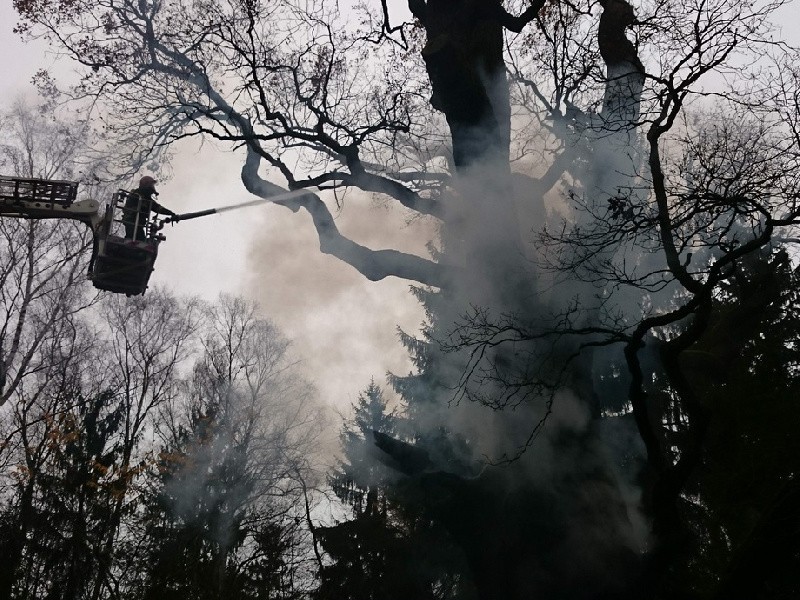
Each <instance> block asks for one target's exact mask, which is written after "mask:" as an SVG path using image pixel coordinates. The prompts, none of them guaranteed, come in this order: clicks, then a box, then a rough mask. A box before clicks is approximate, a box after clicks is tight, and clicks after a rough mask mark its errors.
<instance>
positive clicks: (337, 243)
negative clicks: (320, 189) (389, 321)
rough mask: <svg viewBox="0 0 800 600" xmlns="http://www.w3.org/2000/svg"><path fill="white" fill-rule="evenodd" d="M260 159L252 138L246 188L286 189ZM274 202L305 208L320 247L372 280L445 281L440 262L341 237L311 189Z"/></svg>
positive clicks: (271, 192) (263, 192)
mask: <svg viewBox="0 0 800 600" xmlns="http://www.w3.org/2000/svg"><path fill="white" fill-rule="evenodd" d="M260 163H261V156H260V155H259V153H258V150H257V145H256V143H255V142H251V143H250V144H249V145H248V150H247V160H246V161H245V164H244V166H243V167H242V183H244V186H245V188H247V191H249V192H250V193H251V194H254V195H256V196H258V197H260V198H265V199H266V198H270V197H271V196H276V195H278V194H282V193H285V192H286V190H284V189H282V188H281V187H280V186H277V185H275V184H274V183H270V182H269V181H266V180H264V179H262V178H261V177H260V176H259V175H258V166H259V164H260ZM275 204H280V205H281V206H285V207H287V208H288V209H290V210H291V211H293V212H297V211H298V210H300V209H301V208H304V209H305V210H307V211H308V213H309V214H310V215H311V219H312V220H313V222H314V227H315V228H316V230H317V234H318V235H319V247H320V250H321V251H322V252H323V253H325V254H330V255H332V256H335V257H336V258H338V259H340V260H342V261H344V262H346V263H347V264H349V265H350V266H352V267H353V268H354V269H356V270H357V271H358V272H359V273H361V274H362V275H364V276H365V277H366V278H367V279H369V280H371V281H378V280H380V279H384V278H385V277H389V276H392V275H393V276H395V277H400V278H402V279H408V280H411V281H417V282H419V283H422V284H425V285H432V286H436V287H441V286H442V285H443V283H444V267H443V266H442V265H439V264H437V263H435V262H433V261H430V260H426V259H424V258H420V257H419V256H414V255H413V254H406V253H404V252H399V251H397V250H372V249H370V248H367V247H366V246H361V245H360V244H357V243H355V242H354V241H352V240H350V239H348V238H346V237H344V236H343V235H342V234H341V233H340V232H339V230H338V229H337V227H336V223H335V222H334V220H333V216H332V215H331V213H330V211H329V210H328V207H327V206H326V205H325V203H324V202H323V201H322V200H321V199H320V198H319V196H317V195H316V194H314V193H311V192H309V193H308V194H305V195H303V196H299V197H296V198H291V199H289V200H280V201H277V202H275Z"/></svg>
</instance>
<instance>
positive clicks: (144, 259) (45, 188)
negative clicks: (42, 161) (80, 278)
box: [0, 176, 165, 296]
mask: <svg viewBox="0 0 800 600" xmlns="http://www.w3.org/2000/svg"><path fill="white" fill-rule="evenodd" d="M77 195H78V183H76V182H74V181H57V180H47V179H33V178H21V177H5V176H0V217H16V218H23V219H72V220H76V221H80V222H82V223H85V224H86V225H87V226H88V227H89V228H90V229H91V231H92V257H91V259H90V262H89V271H88V277H89V279H90V280H91V281H92V284H93V285H94V286H95V287H96V288H98V289H101V290H106V291H109V292H116V293H122V294H127V295H129V296H135V295H139V294H144V292H145V290H147V284H148V282H149V281H150V275H151V273H152V272H153V265H154V263H155V261H156V257H157V256H158V246H159V244H160V243H161V242H162V241H164V239H165V237H164V236H163V235H162V234H161V233H160V229H161V228H162V227H163V225H164V222H165V220H164V219H158V218H152V219H148V220H147V221H146V222H145V223H143V225H144V228H143V229H144V231H145V235H144V237H143V238H142V239H136V235H135V234H134V237H133V238H128V237H126V236H125V225H126V219H131V218H132V219H133V220H134V222H133V223H132V224H133V226H134V228H133V230H134V231H141V230H142V228H140V227H139V224H140V223H139V219H140V214H139V210H138V208H137V209H136V212H135V214H134V212H133V211H132V210H127V211H126V210H123V207H124V205H125V202H126V201H127V199H128V196H129V192H126V191H125V190H119V191H118V192H116V193H115V194H114V195H113V196H112V198H111V200H110V202H108V203H107V204H106V206H105V210H103V211H102V212H101V206H100V203H99V202H97V201H96V200H91V199H84V200H78V199H77ZM139 201H141V199H140V200H139Z"/></svg>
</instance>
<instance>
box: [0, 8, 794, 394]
mask: <svg viewBox="0 0 800 600" xmlns="http://www.w3.org/2000/svg"><path fill="white" fill-rule="evenodd" d="M15 21H16V14H15V13H14V11H13V8H12V6H11V2H2V3H0V56H2V57H3V60H2V61H0V75H2V77H0V93H1V94H2V101H1V102H0V105H3V106H8V105H9V104H10V103H11V102H12V101H13V99H14V98H15V96H17V95H20V94H26V93H28V94H30V93H32V90H31V88H30V86H29V81H30V78H31V76H32V75H33V73H34V72H35V71H36V70H37V69H40V68H52V67H53V66H54V64H55V57H54V56H52V54H49V53H48V52H47V49H46V47H45V46H44V45H43V44H41V43H37V42H30V43H25V44H24V43H22V42H21V41H20V40H19V39H18V38H17V36H16V35H14V34H13V33H12V27H13V25H14V23H15ZM781 24H782V26H783V28H784V35H785V36H786V37H787V38H790V39H792V40H793V41H795V42H797V41H799V40H800V32H799V31H798V29H800V1H793V2H792V3H791V4H789V5H788V6H786V7H784V8H783V9H782V12H781ZM56 72H58V73H60V74H61V75H64V76H67V75H68V73H69V67H66V66H59V67H58V68H57V69H56ZM241 160H242V156H238V155H233V154H231V153H228V152H221V151H217V150H215V149H214V148H213V147H212V146H209V145H207V146H205V147H204V148H203V149H202V150H199V149H198V148H197V146H196V145H195V144H193V143H185V144H183V145H182V146H181V148H180V151H179V152H176V158H175V161H174V164H173V176H172V178H171V180H170V181H167V182H164V183H162V184H161V185H160V192H161V195H160V199H161V201H162V202H163V203H164V204H165V205H167V206H169V207H170V208H172V209H173V210H175V211H177V212H186V211H193V210H200V209H203V208H207V207H214V206H220V205H227V204H234V203H237V202H243V201H245V200H248V199H251V198H252V196H250V195H249V194H248V193H247V192H246V191H245V190H244V188H243V187H242V185H241V183H240V181H239V169H240V167H241ZM131 184H133V182H131ZM101 200H102V199H101ZM405 216H406V215H403V214H401V213H398V212H392V211H389V210H387V209H386V208H385V207H382V206H379V205H376V204H375V203H374V202H373V201H372V200H371V199H370V198H369V197H368V196H367V195H364V194H360V195H359V194H352V193H351V194H349V195H348V198H347V203H346V205H345V209H344V211H343V212H342V213H341V215H340V217H339V219H338V225H339V227H340V228H341V229H342V231H343V233H345V234H346V235H350V236H352V237H353V238H354V239H355V240H356V241H359V242H360V243H363V244H366V245H368V246H370V247H373V248H379V247H394V248H398V249H401V250H405V251H409V252H416V253H418V254H424V253H425V249H424V241H425V240H426V239H430V237H431V234H432V224H431V223H429V222H425V221H420V222H416V223H414V224H412V225H410V226H407V225H406V224H405ZM165 233H166V235H167V242H166V243H165V244H164V245H163V246H162V249H161V251H160V255H159V259H158V262H157V264H156V270H155V273H154V276H153V278H152V284H153V285H165V286H168V287H170V288H172V289H173V290H175V291H177V292H179V293H185V294H197V295H200V296H203V297H205V298H208V299H213V298H214V297H216V296H217V294H219V293H220V292H231V293H238V294H244V295H246V296H247V297H249V298H252V299H255V300H257V301H258V302H259V303H260V304H261V306H262V307H263V311H264V314H265V315H266V316H269V317H270V318H272V319H273V320H274V321H275V322H276V323H277V324H278V325H279V327H281V329H283V331H284V332H286V334H287V335H288V336H289V337H290V338H292V339H293V340H294V345H295V350H296V351H297V353H298V355H299V357H300V358H301V359H302V360H303V362H304V364H305V368H306V373H307V374H308V376H309V378H311V379H312V381H314V383H315V384H316V385H317V386H318V387H319V389H320V392H321V395H322V397H323V399H324V400H325V401H327V402H329V403H331V404H334V405H338V406H346V405H347V404H348V403H350V402H351V401H353V400H354V399H355V398H356V396H357V395H358V393H359V392H360V391H361V390H363V388H364V387H365V386H366V385H367V384H368V382H369V380H370V377H375V379H376V380H377V381H378V382H379V383H383V381H384V379H383V378H384V374H385V372H386V371H388V370H391V371H394V372H398V373H404V372H407V371H408V370H409V369H410V368H411V365H410V362H409V360H408V357H407V356H406V352H405V350H404V349H403V348H402V347H401V346H400V344H399V343H398V342H397V339H396V333H395V331H396V327H397V326H398V325H399V326H401V327H402V328H404V329H405V330H406V331H410V332H413V331H416V330H417V328H418V326H419V324H420V322H421V320H422V318H423V313H422V310H421V308H420V307H419V305H418V304H417V302H416V301H415V300H414V299H413V298H412V297H411V296H410V295H409V294H408V291H407V290H408V284H407V282H404V281H400V280H397V279H394V278H390V279H387V280H384V281H382V282H377V283H375V282H369V281H367V280H366V279H364V278H363V277H361V276H360V275H359V274H358V273H356V272H355V271H354V270H353V269H352V268H350V267H349V266H347V265H345V264H344V263H342V262H340V261H338V260H336V259H334V258H331V257H329V256H325V255H322V254H321V253H320V252H319V249H318V243H317V240H316V237H315V234H314V230H313V228H312V226H311V223H310V219H309V217H308V215H307V214H305V213H299V214H294V213H291V212H290V211H288V210H286V209H284V208H281V207H277V206H265V207H256V208H248V209H244V210H241V211H234V212H230V213H225V214H223V215H216V216H211V217H207V218H204V219H199V220H196V221H191V222H184V223H181V224H179V225H177V226H176V227H174V228H168V229H167V230H166V231H165Z"/></svg>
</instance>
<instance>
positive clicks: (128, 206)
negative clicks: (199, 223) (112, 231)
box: [122, 175, 178, 241]
mask: <svg viewBox="0 0 800 600" xmlns="http://www.w3.org/2000/svg"><path fill="white" fill-rule="evenodd" d="M153 196H158V192H157V191H156V180H155V179H153V178H152V177H150V176H149V175H145V176H144V177H142V178H141V179H140V180H139V187H138V188H136V189H135V190H133V191H132V192H130V193H129V194H128V197H127V198H126V200H125V206H124V208H123V209H122V215H123V218H122V220H123V222H124V223H125V237H126V238H128V239H132V240H136V241H144V240H145V239H147V238H146V233H147V231H146V228H147V224H148V223H149V221H150V211H153V212H155V213H157V214H160V215H167V216H169V217H172V218H173V220H176V217H177V216H178V215H176V214H175V213H174V212H172V211H171V210H170V209H168V208H166V207H164V206H161V205H160V204H159V203H158V202H156V200H155V198H153Z"/></svg>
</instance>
